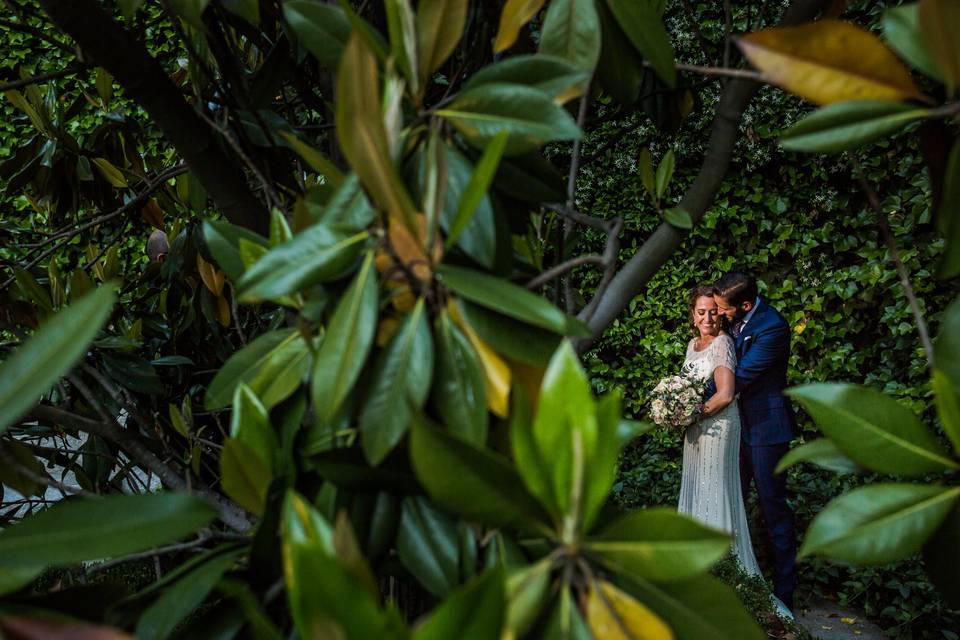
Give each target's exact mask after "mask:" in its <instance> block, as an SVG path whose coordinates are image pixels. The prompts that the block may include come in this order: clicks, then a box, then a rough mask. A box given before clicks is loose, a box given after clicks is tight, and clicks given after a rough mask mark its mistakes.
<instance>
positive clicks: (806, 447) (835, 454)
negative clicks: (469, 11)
mask: <svg viewBox="0 0 960 640" xmlns="http://www.w3.org/2000/svg"><path fill="white" fill-rule="evenodd" d="M798 462H812V463H813V464H815V465H817V466H818V467H822V468H823V469H826V470H828V471H833V472H834V473H857V472H858V471H863V467H861V466H860V465H858V464H857V463H856V462H854V461H853V460H851V459H850V458H848V457H847V456H846V455H845V454H844V453H843V451H841V450H840V449H839V448H838V447H837V445H835V444H834V443H833V442H832V441H831V440H830V439H829V438H818V439H816V440H812V441H810V442H805V443H803V444H801V445H800V446H797V447H794V448H793V449H791V450H790V451H789V452H788V453H787V455H785V456H783V457H782V458H781V459H780V462H778V463H777V469H776V473H783V472H784V471H786V470H787V469H789V468H790V467H792V466H793V465H795V464H797V463H798Z"/></svg>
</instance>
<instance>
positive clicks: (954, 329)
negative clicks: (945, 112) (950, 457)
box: [933, 145, 960, 393]
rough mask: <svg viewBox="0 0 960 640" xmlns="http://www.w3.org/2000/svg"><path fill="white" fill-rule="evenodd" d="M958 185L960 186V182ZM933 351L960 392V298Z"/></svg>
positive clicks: (949, 310) (942, 324)
mask: <svg viewBox="0 0 960 640" xmlns="http://www.w3.org/2000/svg"><path fill="white" fill-rule="evenodd" d="M958 146H960V145H958ZM958 155H960V154H958ZM957 186H958V187H960V183H958V185H957ZM958 217H960V216H958ZM933 352H934V357H935V360H936V363H937V369H939V370H940V371H941V372H943V374H944V375H946V377H947V378H948V379H949V380H950V382H951V383H952V384H953V387H954V389H955V390H956V391H957V392H958V393H960V298H955V299H954V301H953V302H951V303H950V304H949V305H948V306H947V310H946V311H944V312H943V317H942V318H941V320H940V330H939V332H938V333H937V337H936V339H935V340H934V342H933Z"/></svg>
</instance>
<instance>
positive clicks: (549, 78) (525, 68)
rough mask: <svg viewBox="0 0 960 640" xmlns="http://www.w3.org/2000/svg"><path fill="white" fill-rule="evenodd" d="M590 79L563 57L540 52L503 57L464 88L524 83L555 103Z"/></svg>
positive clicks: (587, 74)
mask: <svg viewBox="0 0 960 640" xmlns="http://www.w3.org/2000/svg"><path fill="white" fill-rule="evenodd" d="M589 79H590V73H589V72H588V71H585V70H584V69H581V68H580V67H577V66H576V65H574V64H573V63H571V62H569V61H568V60H565V59H563V58H560V57H557V56H551V55H546V54H543V53H538V54H536V55H533V54H524V55H518V56H511V57H509V58H504V59H502V60H499V61H497V62H495V63H493V64H491V65H488V66H486V67H484V68H482V69H480V70H479V71H477V72H476V73H475V74H473V75H472V76H470V79H469V80H468V81H467V82H466V84H465V85H464V89H469V88H472V87H476V86H479V85H482V84H490V83H496V82H506V83H513V84H525V85H529V86H531V87H533V88H535V89H539V90H540V91H542V92H544V93H545V94H547V95H548V96H550V97H551V98H553V100H554V102H557V101H558V96H561V95H563V94H566V93H568V92H569V91H570V90H571V89H572V88H581V87H583V86H584V85H585V84H586V82H587V81H588V80H589Z"/></svg>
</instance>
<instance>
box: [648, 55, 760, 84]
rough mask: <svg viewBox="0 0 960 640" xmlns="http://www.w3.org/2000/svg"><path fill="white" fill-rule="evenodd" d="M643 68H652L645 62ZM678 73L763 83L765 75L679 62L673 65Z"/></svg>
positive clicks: (745, 70)
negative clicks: (743, 79) (684, 72)
mask: <svg viewBox="0 0 960 640" xmlns="http://www.w3.org/2000/svg"><path fill="white" fill-rule="evenodd" d="M643 66H645V67H650V66H651V64H650V62H649V61H647V60H644V61H643ZM673 66H674V67H675V68H676V69H677V71H689V72H690V73H696V74H699V75H701V76H715V77H720V78H746V79H747V80H756V81H757V82H763V74H761V73H760V72H759V71H753V70H751V69H728V68H726V67H701V66H699V65H695V64H685V63H682V62H678V63H677V64H675V65H673Z"/></svg>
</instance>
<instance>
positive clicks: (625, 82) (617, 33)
mask: <svg viewBox="0 0 960 640" xmlns="http://www.w3.org/2000/svg"><path fill="white" fill-rule="evenodd" d="M596 5H597V14H598V15H599V17H600V27H601V29H602V31H603V37H602V40H603V41H602V43H601V47H600V60H599V62H598V64H597V69H596V78H597V80H598V81H599V82H600V85H601V86H602V87H603V88H604V89H605V90H606V91H607V93H609V94H610V95H611V96H612V97H613V98H614V100H616V101H617V102H619V103H620V104H621V105H624V106H632V105H633V103H634V102H635V101H636V100H637V98H638V97H639V96H640V85H641V83H642V82H643V74H644V72H645V71H644V68H643V59H642V58H641V57H640V55H639V54H638V53H637V50H636V49H635V48H634V46H633V44H632V43H631V42H630V39H629V38H627V36H626V35H625V34H624V33H623V29H621V28H620V25H619V24H617V19H616V18H615V17H614V16H613V14H612V13H611V12H610V8H609V7H608V6H607V3H606V2H597V3H596Z"/></svg>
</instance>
